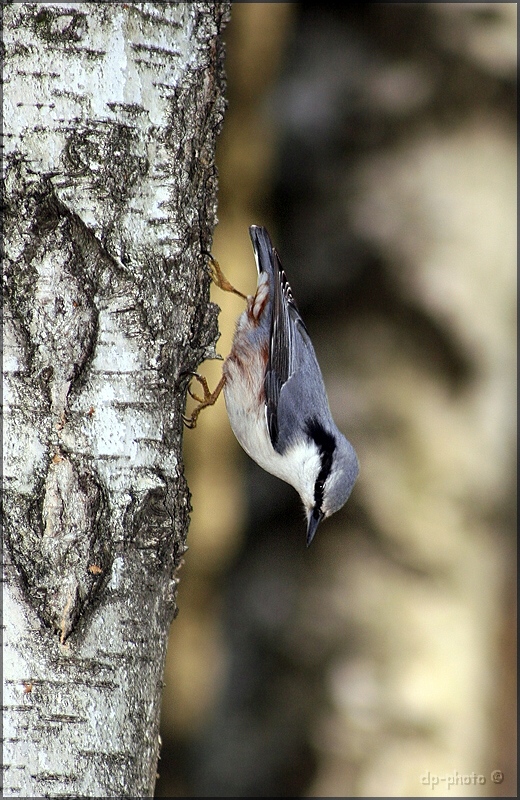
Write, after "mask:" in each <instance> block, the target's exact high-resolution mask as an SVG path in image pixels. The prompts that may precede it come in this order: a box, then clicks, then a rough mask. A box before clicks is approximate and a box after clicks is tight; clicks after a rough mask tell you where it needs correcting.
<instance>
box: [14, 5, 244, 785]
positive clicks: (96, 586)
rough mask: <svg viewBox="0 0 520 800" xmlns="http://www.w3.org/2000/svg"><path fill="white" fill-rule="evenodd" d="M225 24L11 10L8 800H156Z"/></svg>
mask: <svg viewBox="0 0 520 800" xmlns="http://www.w3.org/2000/svg"><path fill="white" fill-rule="evenodd" d="M228 13H229V3H202V2H194V3H139V4H133V3H114V4H112V3H76V4H74V5H70V6H68V7H64V6H62V5H61V4H60V5H57V4H50V3H21V4H12V5H8V6H6V7H5V8H4V42H5V56H6V59H5V74H4V78H5V95H4V115H5V132H6V136H5V142H6V146H5V157H4V198H5V205H6V214H5V233H6V236H5V241H6V246H5V259H4V263H5V274H4V320H5V326H4V344H5V360H4V403H5V424H6V436H5V451H4V452H5V459H4V473H5V493H4V531H5V545H6V546H5V548H4V553H5V571H4V707H5V711H4V714H5V716H4V754H3V760H4V777H5V783H4V792H5V796H10V797H13V796H24V797H29V796H46V797H56V796H65V795H66V796H76V797H77V796H90V797H95V796H118V797H121V796H133V797H138V796H150V795H152V794H153V789H154V784H155V778H156V766H157V758H158V753H159V735H158V725H159V708H160V699H161V692H162V675H163V666H164V657H165V649H166V641H167V634H168V628H169V624H170V621H171V619H172V618H173V616H174V612H175V608H176V606H175V599H176V586H177V578H176V572H177V569H178V568H179V566H180V564H181V563H182V554H183V552H184V551H185V549H186V545H185V538H186V530H187V526H188V521H189V516H188V515H189V510H190V509H189V496H188V490H187V486H186V483H185V480H184V474H183V466H182V454H181V447H182V412H183V407H184V395H185V388H186V377H187V376H186V371H188V370H191V369H194V367H195V366H196V365H197V364H198V363H199V362H200V361H201V360H202V359H203V358H204V357H206V356H207V355H209V354H211V352H212V348H213V342H214V341H215V338H216V332H217V328H216V316H215V310H214V308H213V307H212V306H211V305H210V304H208V300H207V297H208V294H207V289H208V278H207V275H206V272H205V257H204V255H203V253H204V251H206V250H209V249H210V242H211V234H212V231H213V227H214V225H215V222H216V217H215V209H216V173H215V168H214V148H215V139H216V135H217V133H218V132H219V130H220V127H221V122H222V117H223V108H224V101H223V98H222V92H223V72H222V46H221V41H220V33H221V30H222V27H223V24H224V22H225V20H226V17H227V15H228Z"/></svg>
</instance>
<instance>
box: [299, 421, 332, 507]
mask: <svg viewBox="0 0 520 800" xmlns="http://www.w3.org/2000/svg"><path fill="white" fill-rule="evenodd" d="M305 429H306V431H307V436H308V437H309V439H312V440H313V441H314V442H315V443H316V445H317V447H318V450H319V453H320V459H321V469H320V471H319V473H318V477H317V478H316V483H315V484H314V508H315V509H318V510H321V505H322V503H323V489H324V486H325V481H326V480H327V478H328V476H329V474H330V471H331V469H332V460H333V455H334V450H335V449H336V440H335V439H334V436H333V435H332V434H331V433H329V432H328V431H327V430H325V428H324V427H323V425H322V424H321V423H320V422H319V421H318V420H317V418H316V417H309V418H308V419H307V420H306V421H305Z"/></svg>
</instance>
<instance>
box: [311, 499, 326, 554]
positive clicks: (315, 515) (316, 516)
mask: <svg viewBox="0 0 520 800" xmlns="http://www.w3.org/2000/svg"><path fill="white" fill-rule="evenodd" d="M324 516H325V514H324V513H323V511H318V509H316V508H315V509H314V510H313V512H312V514H311V515H310V517H309V524H308V525H307V547H308V546H309V545H310V543H311V542H312V540H313V539H314V534H315V533H316V530H317V528H318V525H319V524H320V522H321V521H322V519H323V517H324Z"/></svg>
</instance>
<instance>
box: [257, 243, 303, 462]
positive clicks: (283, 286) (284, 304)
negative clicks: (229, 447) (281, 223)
mask: <svg viewBox="0 0 520 800" xmlns="http://www.w3.org/2000/svg"><path fill="white" fill-rule="evenodd" d="M298 325H300V326H301V327H302V328H303V330H305V331H306V328H305V325H304V322H303V320H302V318H301V317H300V313H299V311H298V308H297V306H296V303H295V301H294V297H293V295H292V292H291V287H290V286H289V282H288V280H287V277H286V275H285V273H284V271H283V269H282V265H281V263H280V259H279V257H278V253H277V252H276V250H275V249H274V248H273V297H272V310H271V331H270V342H269V361H268V364H267V371H266V376H265V383H264V388H265V397H266V418H267V427H268V430H269V436H270V438H271V442H272V445H273V447H274V448H275V449H277V443H278V439H279V433H280V431H279V425H278V403H279V400H280V392H281V391H282V388H283V386H284V384H286V383H287V381H288V380H289V378H290V377H291V375H293V373H294V369H295V367H294V364H295V343H296V337H297V336H298V331H297V326H298Z"/></svg>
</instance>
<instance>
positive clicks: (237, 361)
mask: <svg viewBox="0 0 520 800" xmlns="http://www.w3.org/2000/svg"><path fill="white" fill-rule="evenodd" d="M249 235H250V237H251V242H252V245H253V252H254V256H255V261H256V266H257V270H258V282H257V288H256V292H255V294H254V295H249V296H247V295H244V294H243V293H242V292H240V291H239V290H238V289H235V287H234V286H233V285H232V284H231V283H230V282H229V281H228V280H227V278H226V277H225V276H224V274H223V272H222V270H221V268H220V266H219V264H218V262H217V261H216V260H215V259H214V258H213V257H212V256H210V261H211V267H212V277H213V280H214V281H215V283H216V284H217V285H218V286H219V287H220V288H221V289H223V290H224V291H230V292H234V293H235V294H237V295H239V296H240V297H242V298H243V299H244V300H246V303H247V307H246V309H245V310H244V311H243V313H242V314H241V315H240V316H239V318H238V320H237V323H236V329H235V334H234V338H233V344H232V347H231V351H230V353H229V355H228V356H227V358H226V359H225V361H224V365H223V370H222V377H221V379H220V382H219V383H218V385H217V387H216V389H215V390H214V391H213V392H210V390H209V387H208V384H207V381H206V379H205V378H203V377H202V376H201V375H199V374H198V373H196V372H192V373H191V374H192V376H193V377H195V378H196V379H197V380H198V381H199V383H200V384H201V386H202V388H203V391H204V397H200V396H198V395H197V394H194V393H193V392H192V391H191V389H189V393H190V395H191V396H192V397H193V398H194V399H195V400H196V401H197V402H198V403H199V405H198V406H197V408H195V410H194V411H193V413H192V415H191V417H189V418H186V417H185V422H186V424H187V426H188V427H190V428H193V427H195V425H196V421H197V417H198V415H199V413H200V411H201V410H202V409H203V408H206V407H207V406H209V405H213V403H215V402H216V400H217V398H218V396H219V395H220V393H221V391H222V390H223V392H224V399H225V403H226V410H227V414H228V418H229V422H230V425H231V428H232V430H233V433H234V434H235V436H236V438H237V440H238V442H239V443H240V445H241V446H242V448H243V449H244V450H245V451H246V453H247V454H248V455H249V456H250V457H251V458H252V459H253V461H256V463H257V464H259V465H260V467H262V468H263V469H264V470H266V471H267V472H269V473H271V474H272V475H275V476H276V477H278V478H280V479H281V480H283V481H286V482H287V483H289V484H290V485H291V486H293V487H294V488H295V489H296V491H297V492H298V494H299V495H300V498H301V501H302V503H303V507H304V512H305V516H306V523H307V534H306V542H307V547H308V546H309V545H310V544H311V542H312V540H313V538H314V536H315V533H316V530H317V528H318V525H319V524H320V522H321V521H322V520H323V519H325V518H327V517H330V516H331V514H334V513H335V512H336V511H338V510H339V509H340V508H342V506H343V505H344V504H345V503H346V501H347V500H348V498H349V497H350V494H351V492H352V489H353V486H354V483H355V482H356V479H357V477H358V474H359V461H358V458H357V455H356V451H355V450H354V447H353V446H352V444H351V443H350V442H349V441H348V439H347V438H346V437H345V436H344V435H343V434H342V433H341V431H340V430H339V429H338V427H337V426H336V424H335V422H334V420H333V418H332V414H331V411H330V406H329V401H328V398H327V393H326V390H325V384H324V381H323V376H322V373H321V370H320V367H319V364H318V360H317V358H316V353H315V351H314V347H313V345H312V342H311V339H310V336H309V333H308V330H307V327H306V326H305V323H304V321H303V319H302V317H301V314H300V312H299V310H298V307H297V305H296V302H295V300H294V296H293V293H292V290H291V287H290V285H289V282H288V280H287V277H286V274H285V272H284V270H283V268H282V265H281V262H280V257H279V255H278V252H277V251H276V249H275V247H274V246H273V243H272V241H271V237H270V236H269V233H268V231H267V229H266V228H265V227H262V226H259V225H251V226H250V228H249Z"/></svg>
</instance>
